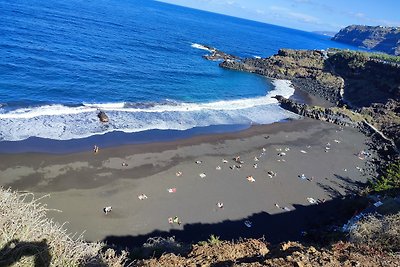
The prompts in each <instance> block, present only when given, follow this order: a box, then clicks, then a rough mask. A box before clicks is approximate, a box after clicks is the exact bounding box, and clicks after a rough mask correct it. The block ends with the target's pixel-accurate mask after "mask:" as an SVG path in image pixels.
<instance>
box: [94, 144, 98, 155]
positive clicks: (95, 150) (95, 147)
mask: <svg viewBox="0 0 400 267" xmlns="http://www.w3.org/2000/svg"><path fill="white" fill-rule="evenodd" d="M93 152H94V153H95V154H97V153H98V152H99V147H98V146H96V145H94V147H93Z"/></svg>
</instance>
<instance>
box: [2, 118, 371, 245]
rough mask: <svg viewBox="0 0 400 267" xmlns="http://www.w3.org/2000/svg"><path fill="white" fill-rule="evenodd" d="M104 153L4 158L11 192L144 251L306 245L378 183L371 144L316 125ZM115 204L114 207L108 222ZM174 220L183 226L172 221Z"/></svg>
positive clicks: (87, 230)
mask: <svg viewBox="0 0 400 267" xmlns="http://www.w3.org/2000/svg"><path fill="white" fill-rule="evenodd" d="M97 145H98V146H99V147H100V149H99V152H98V153H96V154H95V153H94V152H93V151H92V146H88V147H87V149H84V151H83V152H77V153H66V154H46V153H19V154H2V155H0V162H1V164H0V179H1V181H2V186H3V187H6V188H7V187H11V188H12V189H17V190H19V191H29V192H34V193H35V195H36V196H38V197H39V196H41V195H47V194H49V197H45V198H44V199H42V200H41V201H42V202H45V203H47V204H48V207H49V208H50V209H56V210H60V211H62V212H56V211H54V212H51V213H50V214H49V215H50V217H54V219H55V220H56V221H58V222H59V223H62V222H68V223H67V224H66V225H65V226H66V228H67V229H68V231H69V232H72V233H75V232H76V233H83V232H84V237H85V238H86V239H87V240H91V241H97V240H106V241H107V242H108V243H110V244H118V245H121V244H123V245H133V246H134V245H136V246H137V245H141V244H142V243H143V242H145V241H146V239H147V238H149V237H154V236H175V237H176V238H177V240H180V241H186V242H188V241H199V240H205V239H207V238H208V237H209V236H210V234H215V235H217V236H220V237H221V238H222V239H226V240H230V239H234V238H239V237H242V238H243V237H257V238H259V237H265V238H266V240H267V241H269V242H280V241H282V240H287V239H291V240H298V239H301V238H302V236H303V235H304V232H306V231H307V230H308V229H311V228H314V227H316V226H318V225H323V224H325V223H327V222H330V221H332V220H333V219H335V216H337V215H338V214H340V209H341V208H343V207H341V202H340V200H341V199H342V198H344V197H345V196H349V195H352V194H353V192H354V190H356V188H357V186H358V184H359V183H360V182H366V181H367V179H368V178H371V176H370V174H369V173H370V172H368V171H367V168H368V166H366V162H367V161H368V159H366V158H363V157H361V158H360V157H359V153H360V151H367V145H366V138H365V136H363V135H362V134H361V133H359V132H358V131H357V130H355V129H353V128H346V127H345V128H341V127H339V126H337V125H334V124H329V123H325V122H320V121H316V120H311V119H300V120H293V121H287V122H281V123H274V124H271V125H256V126H252V127H251V128H249V129H247V130H243V131H240V132H236V133H222V134H207V135H199V136H194V137H190V138H187V139H180V140H178V141H170V142H161V143H148V144H136V145H124V146H118V147H111V148H104V149H103V148H102V146H101V143H98V144H97ZM82 149H83V148H82ZM237 156H240V160H239V161H235V160H234V158H236V157H237ZM233 166H235V167H233ZM249 177H252V178H253V179H249ZM252 181H253V182H252ZM143 195H144V196H146V197H145V198H144V197H143ZM140 196H141V197H140ZM338 200H339V202H337V201H338ZM218 203H223V207H222V208H221V207H218V206H217V204H218ZM106 206H112V212H110V213H109V214H107V215H106V214H104V212H103V208H104V207H106ZM175 216H177V217H178V218H179V221H180V222H181V224H180V225H178V224H176V223H173V224H170V223H169V222H168V220H169V218H174V217H175ZM245 222H246V224H247V225H246V224H245ZM249 222H250V227H248V224H249Z"/></svg>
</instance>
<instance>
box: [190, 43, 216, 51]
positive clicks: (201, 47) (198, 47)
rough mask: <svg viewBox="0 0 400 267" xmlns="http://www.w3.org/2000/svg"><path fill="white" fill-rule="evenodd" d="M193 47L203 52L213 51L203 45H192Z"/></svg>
mask: <svg viewBox="0 0 400 267" xmlns="http://www.w3.org/2000/svg"><path fill="white" fill-rule="evenodd" d="M191 47H193V48H197V49H201V50H207V51H209V52H211V51H212V50H211V49H209V48H208V47H206V46H204V45H201V44H196V43H192V45H191Z"/></svg>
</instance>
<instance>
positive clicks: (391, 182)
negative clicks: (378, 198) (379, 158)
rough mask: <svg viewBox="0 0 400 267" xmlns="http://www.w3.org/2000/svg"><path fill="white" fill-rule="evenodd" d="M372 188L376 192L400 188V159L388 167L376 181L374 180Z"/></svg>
mask: <svg viewBox="0 0 400 267" xmlns="http://www.w3.org/2000/svg"><path fill="white" fill-rule="evenodd" d="M370 183H371V190H372V191H374V192H383V191H390V190H393V189H400V160H397V161H395V162H393V163H391V164H389V166H388V167H387V168H386V170H385V173H384V174H383V175H382V176H381V177H379V178H378V179H377V180H376V181H372V182H370Z"/></svg>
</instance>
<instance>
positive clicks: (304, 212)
mask: <svg viewBox="0 0 400 267" xmlns="http://www.w3.org/2000/svg"><path fill="white" fill-rule="evenodd" d="M364 207H365V203H362V202H360V201H359V200H357V201H355V199H354V198H336V199H333V200H330V201H326V202H321V201H320V202H318V203H316V204H312V205H307V206H304V205H298V204H294V205H293V208H291V210H290V211H287V210H285V209H284V208H277V212H278V213H276V214H269V213H267V212H259V213H255V214H252V215H250V216H248V217H246V218H242V219H239V220H224V221H222V222H218V223H192V224H183V225H182V226H178V225H176V226H172V227H173V228H172V229H171V230H169V231H160V230H154V231H153V232H151V233H148V234H144V235H136V236H132V235H127V236H107V237H106V238H105V239H104V240H103V241H104V242H106V243H107V244H108V245H110V246H113V247H114V248H120V249H124V248H128V250H129V249H130V250H133V249H135V248H138V247H141V246H142V245H143V244H144V243H145V242H146V241H147V240H148V239H149V238H154V237H163V238H169V237H175V241H176V242H178V243H185V244H193V243H198V242H199V241H207V240H208V239H209V238H210V236H211V235H214V236H218V237H219V240H228V241H230V240H238V239H242V238H256V239H258V238H265V241H267V242H269V243H272V244H278V243H280V242H284V241H289V240H290V241H310V242H318V243H320V244H321V242H327V240H324V238H321V236H320V235H319V234H318V233H320V230H322V229H325V228H326V227H327V226H328V225H332V224H336V225H343V224H344V223H345V222H347V220H348V219H349V218H350V217H351V216H352V215H353V214H354V212H355V211H356V210H360V209H362V208H364ZM247 221H249V222H251V227H247V226H246V223H248V222H247ZM330 230H331V229H330ZM169 252H174V251H169ZM161 254H162V253H161ZM181 254H182V253H181ZM183 254H184V253H183ZM147 256H151V255H147Z"/></svg>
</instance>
